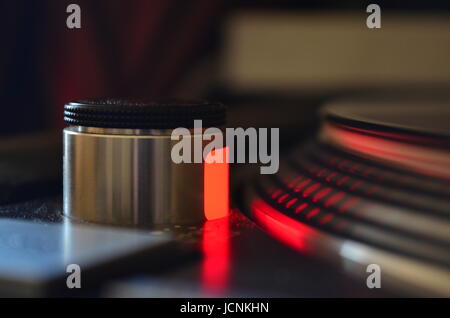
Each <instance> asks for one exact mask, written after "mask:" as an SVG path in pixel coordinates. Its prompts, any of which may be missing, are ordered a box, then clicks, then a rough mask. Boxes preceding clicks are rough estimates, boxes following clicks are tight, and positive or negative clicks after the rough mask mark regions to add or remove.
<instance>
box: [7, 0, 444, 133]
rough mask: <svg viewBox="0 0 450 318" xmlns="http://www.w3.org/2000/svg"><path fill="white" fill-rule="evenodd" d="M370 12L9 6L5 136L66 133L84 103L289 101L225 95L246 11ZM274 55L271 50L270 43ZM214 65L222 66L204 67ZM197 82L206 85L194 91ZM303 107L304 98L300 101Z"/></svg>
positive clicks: (348, 4) (239, 6)
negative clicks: (233, 43) (234, 30)
mask: <svg viewBox="0 0 450 318" xmlns="http://www.w3.org/2000/svg"><path fill="white" fill-rule="evenodd" d="M69 3H77V4H79V5H80V7H81V10H82V28H81V29H74V30H69V29H67V28H66V18H67V16H68V14H67V13H66V12H65V11H66V7H67V5H68V4H69ZM369 3H370V2H369V1H331V0H329V1H324V0H322V1H268V0H262V1H224V0H219V1H211V0H198V1H176V0H166V1H148V0H133V1H117V0H108V1H106V0H102V1H86V0H78V1H51V0H46V1H26V0H14V1H12V0H10V1H6V0H2V1H1V2H0V12H2V19H1V20H0V30H1V31H0V32H1V34H2V44H1V50H0V112H1V113H0V133H1V134H7V135H11V134H17V133H24V132H32V131H37V130H48V129H59V128H62V127H63V126H64V124H63V120H62V106H63V104H64V103H65V102H67V101H69V100H72V99H77V98H83V97H99V96H155V97H157V96H164V97H165V96H176V95H183V96H184V95H189V96H188V97H200V98H205V97H207V98H220V99H223V100H225V101H230V104H232V105H233V104H234V103H233V101H235V100H236V99H238V100H241V101H250V102H251V103H253V104H255V103H256V104H258V103H260V102H261V103H262V104H264V103H267V101H273V100H278V99H280V98H281V99H283V100H285V99H287V100H289V101H291V99H292V98H291V97H290V95H289V96H288V97H287V95H282V97H280V96H279V95H280V94H267V93H266V92H257V93H256V94H254V92H252V94H241V93H239V94H235V93H234V92H233V91H232V90H231V92H230V90H229V89H228V88H227V83H226V81H223V80H221V79H220V78H218V76H216V75H217V73H216V72H217V65H218V64H220V61H216V60H214V58H215V57H217V56H220V54H221V52H222V51H223V49H224V46H225V45H226V44H224V41H223V40H224V33H225V32H226V23H227V21H228V20H229V18H230V17H232V16H233V14H234V13H235V12H237V11H241V10H246V11H247V12H253V11H260V10H262V11H265V12H268V13H269V14H270V13H271V12H280V11H283V12H286V11H289V12H299V13H302V12H307V13H308V12H328V11H331V12H336V13H341V12H360V13H361V14H364V15H365V14H366V13H365V8H366V6H367V5H368V4H369ZM376 3H377V4H379V5H380V6H381V7H382V10H383V14H384V12H401V13H407V14H408V13H411V12H412V13H415V14H418V15H421V14H430V13H431V14H433V13H438V14H443V13H444V14H448V12H449V10H450V3H449V2H448V1H419V0H418V1H377V2H376ZM267 49H268V50H270V43H267ZM211 60H213V61H214V63H209V62H208V63H205V61H211ZM205 64H206V65H205ZM211 64H213V65H211ZM219 66H220V65H219ZM443 67H444V68H449V67H450V66H449V64H447V65H443ZM199 70H200V72H199ZM193 73H195V74H196V75H195V77H192V74H193ZM197 73H200V75H198V74H197ZM194 82H195V83H197V82H200V84H199V85H197V86H196V85H195V83H194ZM193 83H194V85H193ZM198 86H199V87H201V88H199V87H198ZM186 92H187V93H186ZM319 95H320V94H319ZM324 96H325V95H322V96H321V98H319V100H322V97H324ZM297 98H298V96H297V95H296V96H295V98H294V100H297ZM301 98H304V96H301ZM236 107H238V106H236ZM252 116H256V117H257V116H258V114H253V115H252ZM260 116H264V115H260Z"/></svg>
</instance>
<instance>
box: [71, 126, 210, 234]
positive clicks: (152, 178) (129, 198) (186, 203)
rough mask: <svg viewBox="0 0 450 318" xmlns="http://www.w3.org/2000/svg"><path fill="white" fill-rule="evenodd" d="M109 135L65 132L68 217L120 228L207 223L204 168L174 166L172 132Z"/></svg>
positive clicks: (72, 129) (187, 165) (193, 136)
mask: <svg viewBox="0 0 450 318" xmlns="http://www.w3.org/2000/svg"><path fill="white" fill-rule="evenodd" d="M105 132H107V131H105V130H98V132H97V133H93V132H91V131H84V132H80V129H79V127H75V126H73V127H68V128H66V129H64V207H63V209H64V213H65V214H66V215H68V216H70V217H73V218H78V219H82V220H86V221H91V222H97V223H104V224H114V225H122V226H150V225H163V224H198V223H199V222H202V221H203V220H204V213H203V165H202V164H184V163H181V164H175V163H173V162H172V160H171V157H170V153H171V149H172V144H173V143H174V142H176V141H171V139H170V133H167V134H166V135H161V134H147V135H145V134H139V135H138V134H136V135H133V134H130V131H129V130H126V131H125V132H124V133H123V134H118V131H117V129H116V130H115V131H114V133H111V134H107V133H105ZM191 136H192V137H190V138H201V134H196V135H191Z"/></svg>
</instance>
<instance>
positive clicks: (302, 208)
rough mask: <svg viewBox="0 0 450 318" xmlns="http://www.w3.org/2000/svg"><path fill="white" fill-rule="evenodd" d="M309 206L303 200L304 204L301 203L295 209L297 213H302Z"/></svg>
mask: <svg viewBox="0 0 450 318" xmlns="http://www.w3.org/2000/svg"><path fill="white" fill-rule="evenodd" d="M307 206H308V203H306V202H303V203H302V204H300V205H299V206H298V207H297V208H296V209H295V213H297V214H298V213H300V212H302V211H303V210H304V209H306V208H307Z"/></svg>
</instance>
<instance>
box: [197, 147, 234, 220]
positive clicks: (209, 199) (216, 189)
mask: <svg viewBox="0 0 450 318" xmlns="http://www.w3.org/2000/svg"><path fill="white" fill-rule="evenodd" d="M213 156H216V157H217V156H221V158H222V160H221V162H207V161H206V160H208V159H212V158H211V157H213ZM206 160H205V163H204V203H203V204H204V213H205V217H206V219H207V220H214V219H218V218H222V217H225V216H227V215H228V210H229V196H228V191H229V167H228V147H225V148H221V149H215V150H212V151H211V152H210V153H209V154H208V156H207V157H206Z"/></svg>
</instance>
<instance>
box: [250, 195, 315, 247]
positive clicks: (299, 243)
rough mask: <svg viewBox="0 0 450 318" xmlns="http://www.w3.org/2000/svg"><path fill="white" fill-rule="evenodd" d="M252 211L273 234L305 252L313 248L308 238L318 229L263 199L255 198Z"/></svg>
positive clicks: (258, 220) (259, 221)
mask: <svg viewBox="0 0 450 318" xmlns="http://www.w3.org/2000/svg"><path fill="white" fill-rule="evenodd" d="M251 211H252V214H253V216H254V218H255V220H256V221H257V222H258V224H259V225H260V226H261V227H263V228H264V229H265V230H266V231H267V232H268V233H269V234H270V235H271V236H273V237H275V238H276V239H278V240H280V241H281V242H283V243H285V244H286V245H288V246H290V247H292V248H294V249H296V250H298V251H300V252H303V253H308V252H309V251H310V250H311V249H310V246H309V244H308V239H309V238H310V237H311V236H314V235H317V231H315V230H314V229H312V228H310V227H309V226H306V225H304V224H302V223H300V222H297V221H295V220H294V219H291V218H290V217H288V216H286V215H284V214H282V213H280V212H278V211H277V210H275V209H274V208H272V207H271V206H270V205H268V204H267V203H265V202H264V201H262V200H255V201H254V202H253V203H252V205H251Z"/></svg>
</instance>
